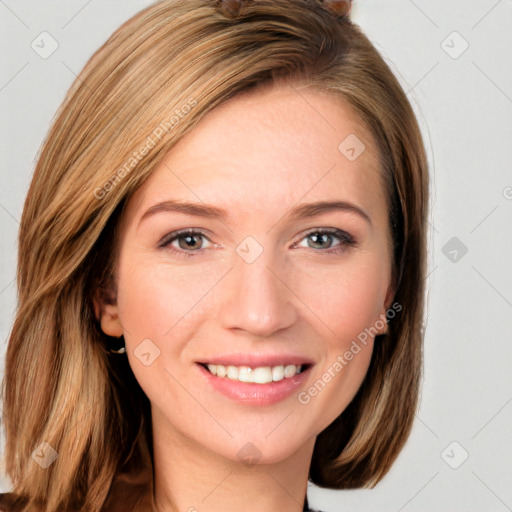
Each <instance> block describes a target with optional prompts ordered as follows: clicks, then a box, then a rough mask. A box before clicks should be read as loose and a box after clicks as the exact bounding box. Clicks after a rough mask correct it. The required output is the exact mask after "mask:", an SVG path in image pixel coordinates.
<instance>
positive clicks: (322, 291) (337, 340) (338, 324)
mask: <svg viewBox="0 0 512 512" xmlns="http://www.w3.org/2000/svg"><path fill="white" fill-rule="evenodd" d="M313 270H314V271H313ZM385 270H386V269H385V268H384V267H383V266H382V265H381V264H380V263H378V261H377V258H368V260H366V261H365V260H363V259H361V260H359V261H357V262H356V259H355V258H354V260H353V261H350V262H341V263H340V264H339V265H337V266H334V265H333V266H331V267H324V268H320V267H318V266H317V267H316V268H315V269H311V271H310V272H308V271H306V272H305V271H304V270H303V269H302V271H301V272H295V276H296V278H295V285H294V287H293V289H294V291H297V295H298V296H299V298H300V299H301V300H302V301H303V302H304V304H306V305H307V307H308V308H309V309H310V310H311V311H312V313H313V314H314V315H315V316H316V317H317V318H318V319H319V320H321V321H322V323H323V324H324V325H325V326H326V327H327V328H328V331H327V332H330V337H331V339H332V340H333V343H334V344H335V345H336V348H337V349H338V350H343V349H344V347H345V345H346V344H347V343H348V344H349V345H350V342H351V341H352V340H353V339H355V338H357V336H358V335H359V334H360V333H362V332H364V331H365V329H367V328H370V327H371V326H374V325H375V323H376V322H377V321H379V318H380V317H379V314H380V313H381V312H382V308H383V304H384V296H385V293H384V289H385V286H384V285H385V276H386V273H385Z"/></svg>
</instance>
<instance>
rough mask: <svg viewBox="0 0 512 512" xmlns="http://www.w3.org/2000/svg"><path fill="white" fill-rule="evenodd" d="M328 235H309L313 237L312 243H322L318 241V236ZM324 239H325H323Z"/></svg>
mask: <svg viewBox="0 0 512 512" xmlns="http://www.w3.org/2000/svg"><path fill="white" fill-rule="evenodd" d="M329 236H330V235H311V238H312V239H313V243H315V244H318V243H320V244H321V243H322V242H321V241H320V242H319V238H325V237H329ZM324 241H325V240H324Z"/></svg>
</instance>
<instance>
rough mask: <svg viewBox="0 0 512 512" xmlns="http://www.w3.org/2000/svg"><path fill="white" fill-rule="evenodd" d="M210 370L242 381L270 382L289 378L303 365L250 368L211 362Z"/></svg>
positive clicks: (299, 370) (215, 373)
mask: <svg viewBox="0 0 512 512" xmlns="http://www.w3.org/2000/svg"><path fill="white" fill-rule="evenodd" d="M207 366H208V370H210V373H212V374H213V375H217V377H227V378H228V379H231V380H238V381H240V382H253V383H256V384H268V383H269V382H278V381H280V380H283V379H289V378H290V377H293V376H294V375H295V374H297V373H300V372H301V370H302V365H298V366H297V365H294V364H288V365H282V364H281V365H278V366H272V367H271V366H259V367H257V368H250V367H249V366H231V365H230V366H227V367H226V366H223V365H221V364H209V365H207Z"/></svg>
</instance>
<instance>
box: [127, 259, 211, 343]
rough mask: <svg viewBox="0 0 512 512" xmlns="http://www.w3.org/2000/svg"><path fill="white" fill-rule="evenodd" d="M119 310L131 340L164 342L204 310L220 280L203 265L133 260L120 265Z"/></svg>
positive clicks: (158, 260)
mask: <svg viewBox="0 0 512 512" xmlns="http://www.w3.org/2000/svg"><path fill="white" fill-rule="evenodd" d="M118 274H119V279H118V281H119V285H118V308H119V315H120V318H121V321H122V324H123V328H124V329H125V331H126V332H127V334H128V336H129V337H130V338H131V339H132V341H134V340H136V339H137V338H142V339H143V338H146V337H147V338H154V339H155V340H161V341H163V339H164V338H166V337H167V336H170V335H171V331H172V330H173V329H174V328H175V327H176V326H178V325H179V326H180V329H182V328H183V325H184V324H186V323H187V322H186V321H185V322H182V320H183V319H184V318H185V317H186V319H187V320H189V319H191V318H193V317H194V316H195V315H197V314H198V313H199V312H201V311H203V310H204V308H205V306H206V305H207V304H208V300H204V299H205V298H206V297H207V295H208V293H209V291H210V290H211V289H212V288H213V287H214V286H215V284H216V283H217V282H218V281H219V276H218V275H217V272H215V273H212V272H205V269H204V266H201V265H197V266H193V265H192V266H189V267H187V268H185V267H181V268H180V267H179V266H170V265H169V264H167V263H165V262H164V261H163V258H162V259H160V258H158V257H156V258H155V257H150V258H144V257H142V256H141V257H135V258H134V257H132V258H130V261H129V262H128V261H127V262H126V263H123V262H121V264H120V265H119V271H118Z"/></svg>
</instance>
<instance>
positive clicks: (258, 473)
mask: <svg viewBox="0 0 512 512" xmlns="http://www.w3.org/2000/svg"><path fill="white" fill-rule="evenodd" d="M153 416H154V412H153ZM155 423H156V424H158V425H161V424H162V423H161V422H160V421H159V422H153V463H154V502H155V508H156V511H157V512H185V511H186V512H225V511H226V509H229V510H237V511H238V512H281V511H283V510H286V511H287V512H302V511H303V507H304V502H305V498H306V490H307V481H308V473H309V466H310V463H311V457H312V454H313V447H314V443H315V438H311V439H310V440H308V442H307V443H305V445H303V446H302V447H301V448H300V449H299V450H298V451H296V452H295V453H293V454H292V455H290V456H289V457H288V458H287V459H285V460H279V461H277V462H274V463H269V464H259V463H257V464H246V463H243V462H241V461H240V460H231V459H228V458H226V457H223V456H221V455H219V454H217V453H214V452H212V451H210V450H207V449H206V448H205V447H204V446H201V445H199V444H198V443H196V442H194V441H193V440H191V439H190V438H188V437H186V436H184V435H182V434H181V433H179V432H177V431H176V430H174V429H171V428H166V429H161V428H155V426H154V425H155Z"/></svg>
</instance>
